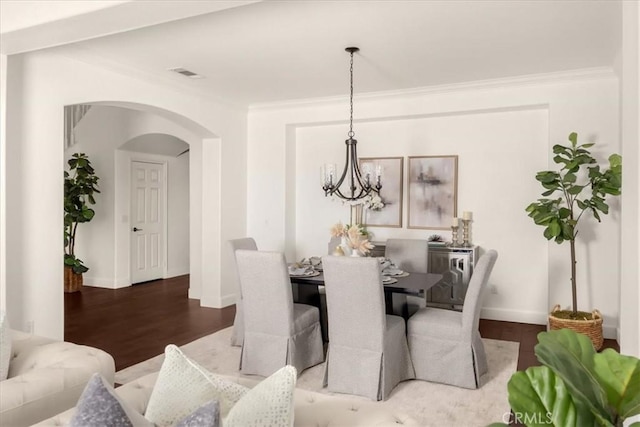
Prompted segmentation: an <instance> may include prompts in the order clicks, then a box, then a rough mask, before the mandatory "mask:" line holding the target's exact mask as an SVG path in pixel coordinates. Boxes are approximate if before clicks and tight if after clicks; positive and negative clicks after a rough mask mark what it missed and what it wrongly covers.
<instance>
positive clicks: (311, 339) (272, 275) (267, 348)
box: [236, 250, 324, 377]
mask: <svg viewBox="0 0 640 427" xmlns="http://www.w3.org/2000/svg"><path fill="white" fill-rule="evenodd" d="M236 263H237V264H238V275H239V277H240V288H241V289H242V299H243V303H244V341H243V344H242V353H241V356H240V371H241V372H242V373H243V374H255V375H262V376H265V377H266V376H269V375H271V374H272V373H274V372H275V371H277V370H278V369H280V368H282V367H283V366H285V365H293V366H294V367H295V368H296V369H297V370H298V373H300V372H302V371H303V370H304V369H306V368H309V367H311V366H314V365H317V364H319V363H322V361H323V360H324V349H323V346H322V332H321V330H320V321H319V313H318V308H317V307H313V306H311V305H306V304H294V302H293V294H292V291H291V280H290V279H289V271H288V269H287V263H286V260H285V258H284V254H282V253H280V252H262V251H252V250H237V251H236Z"/></svg>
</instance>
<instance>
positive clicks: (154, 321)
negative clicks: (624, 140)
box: [64, 276, 620, 370]
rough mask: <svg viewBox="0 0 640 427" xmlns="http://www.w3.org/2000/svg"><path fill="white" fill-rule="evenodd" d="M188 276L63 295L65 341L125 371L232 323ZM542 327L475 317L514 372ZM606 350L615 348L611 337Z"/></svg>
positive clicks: (530, 359) (530, 358)
mask: <svg viewBox="0 0 640 427" xmlns="http://www.w3.org/2000/svg"><path fill="white" fill-rule="evenodd" d="M188 290H189V276H180V277H175V278H172V279H166V280H157V281H154V282H148V283H144V284H140V285H135V286H131V287H128V288H122V289H116V290H112V289H102V288H92V287H83V288H82V291H81V292H76V293H71V294H65V296H64V300H65V304H64V307H65V340H66V341H70V342H74V343H77V344H85V345H90V346H93V347H97V348H101V349H103V350H105V351H106V352H108V353H109V354H111V355H112V356H113V358H114V359H115V361H116V370H120V369H124V368H126V367H128V366H131V365H134V364H136V363H138V362H142V361H143V360H146V359H149V358H151V357H154V356H157V355H158V354H161V353H163V352H164V347H165V346H166V345H167V344H176V345H179V346H180V345H184V344H186V343H188V342H191V341H193V340H195V339H198V338H201V337H203V336H205V335H209V334H211V333H213V332H216V331H219V330H221V329H224V328H226V327H228V326H231V325H232V324H233V317H234V315H235V307H234V306H231V307H227V308H223V309H214V308H204V307H200V304H199V301H197V300H190V299H189V298H188ZM545 329H546V327H545V326H544V325H530V324H524V323H513V322H500V321H496V320H480V334H481V335H482V336H483V337H484V338H493V339H499V340H505V341H516V342H519V343H520V354H519V357H518V370H524V369H526V368H528V367H529V366H536V365H538V364H539V363H538V361H537V359H536V357H535V355H534V353H533V347H534V346H535V344H536V342H537V339H536V336H537V334H538V333H539V332H541V331H544V330H545ZM604 347H605V348H614V349H615V350H617V351H620V349H619V347H618V343H617V342H616V341H615V340H605V344H604Z"/></svg>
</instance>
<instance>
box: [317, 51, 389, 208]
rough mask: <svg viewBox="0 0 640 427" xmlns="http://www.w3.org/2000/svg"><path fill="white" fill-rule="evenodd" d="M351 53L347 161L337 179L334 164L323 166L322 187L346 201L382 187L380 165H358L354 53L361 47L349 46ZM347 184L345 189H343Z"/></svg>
mask: <svg viewBox="0 0 640 427" xmlns="http://www.w3.org/2000/svg"><path fill="white" fill-rule="evenodd" d="M345 50H346V51H347V52H349V54H350V55H351V61H350V68H349V73H350V75H351V84H350V97H349V106H350V115H349V133H348V134H347V136H348V137H349V139H347V140H346V141H345V144H346V145H347V147H346V149H347V151H346V159H345V160H346V161H345V165H344V169H343V170H342V175H340V178H339V179H338V180H337V181H336V166H335V165H333V164H326V165H324V166H323V168H322V189H323V190H324V195H325V196H335V197H339V198H340V199H343V200H345V201H350V202H356V201H359V200H361V199H363V198H365V197H367V196H368V195H369V194H371V192H372V191H373V192H375V193H379V192H380V189H381V188H382V183H381V179H382V173H381V172H382V169H381V168H380V167H378V168H377V169H376V170H375V171H374V170H373V169H372V167H371V166H372V165H371V164H365V165H363V167H362V170H361V169H360V166H359V165H358V154H357V151H356V145H357V143H358V141H356V140H355V139H354V138H353V137H354V136H355V133H354V132H353V54H354V52H358V51H359V50H360V49H359V48H357V47H348V48H346V49H345ZM343 184H345V187H346V188H344V189H341V187H342V185H343Z"/></svg>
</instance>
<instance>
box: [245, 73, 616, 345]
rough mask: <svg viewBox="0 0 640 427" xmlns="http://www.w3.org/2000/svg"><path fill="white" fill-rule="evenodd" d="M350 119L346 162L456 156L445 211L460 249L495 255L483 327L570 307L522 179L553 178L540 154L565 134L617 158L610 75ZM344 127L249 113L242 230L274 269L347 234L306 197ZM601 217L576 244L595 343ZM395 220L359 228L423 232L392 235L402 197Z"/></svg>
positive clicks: (337, 216) (286, 112) (383, 103)
mask: <svg viewBox="0 0 640 427" xmlns="http://www.w3.org/2000/svg"><path fill="white" fill-rule="evenodd" d="M354 108H355V112H354V114H355V119H356V123H355V124H354V130H355V132H356V138H357V139H358V141H359V144H358V149H359V151H358V153H359V155H360V156H363V157H367V156H405V157H406V156H410V155H439V154H458V155H459V156H460V158H459V168H458V174H459V175H458V176H459V184H458V191H459V194H458V212H461V211H463V210H470V211H473V212H474V228H473V235H474V242H475V243H477V244H479V245H481V246H482V247H483V248H485V249H488V248H496V249H498V251H499V253H500V258H499V261H498V264H497V265H496V269H495V270H494V274H493V276H492V279H491V282H492V285H495V286H496V287H497V288H498V294H497V295H488V296H487V299H486V300H485V304H484V310H483V317H485V318H492V319H498V320H511V321H521V322H530V323H540V324H544V323H546V316H547V312H548V310H549V309H550V308H551V306H552V305H553V304H555V303H556V302H559V303H561V304H562V305H563V306H568V305H569V304H570V301H571V298H570V292H571V290H570V286H569V285H568V283H569V277H570V272H569V248H568V246H566V245H563V246H558V245H556V244H555V243H547V241H546V240H545V239H544V238H543V237H542V231H543V229H542V228H541V227H539V226H536V225H535V224H533V222H532V221H531V220H530V219H529V218H528V217H527V215H526V213H525V211H524V209H525V207H526V206H527V205H528V204H529V203H530V202H531V201H533V200H535V199H536V198H537V197H539V195H540V192H541V191H540V188H539V187H538V185H537V182H536V181H535V179H534V176H535V172H536V171H538V170H542V169H546V168H554V167H555V164H554V163H553V162H552V154H551V147H552V146H553V145H554V144H556V143H567V142H568V141H567V136H568V135H569V133H570V132H572V131H577V132H578V133H579V135H580V136H581V140H583V141H586V140H593V141H597V142H598V145H597V150H596V152H595V154H596V156H598V157H599V158H600V159H601V160H603V161H604V160H605V159H606V154H609V153H610V152H614V151H617V152H619V151H620V141H619V132H618V119H619V115H618V79H617V78H616V76H615V75H614V74H613V73H612V72H611V70H591V71H582V72H576V73H563V74H558V75H554V76H545V77H541V78H538V79H536V78H529V79H526V78H522V79H513V80H509V81H500V82H490V83H487V84H477V85H474V84H469V85H460V86H457V87H448V88H435V89H432V90H424V91H415V92H404V93H398V94H379V95H375V94H374V95H366V96H360V97H358V96H356V99H355V105H354ZM347 118H348V101H347V100H346V99H340V100H336V99H329V100H318V101H308V102H298V103H290V104H280V105H271V106H261V107H256V108H253V109H251V110H250V113H249V156H248V168H249V170H250V171H251V173H250V175H249V186H248V213H247V215H248V222H247V224H248V225H247V229H248V234H249V235H250V236H253V237H254V238H255V239H256V241H257V243H258V246H259V247H261V248H265V249H274V250H284V251H285V253H286V254H287V257H288V259H299V258H302V257H305V256H310V255H318V254H321V253H324V252H325V251H326V243H327V241H328V239H329V234H328V227H329V226H330V225H331V224H333V223H334V222H336V221H338V220H343V221H348V219H349V211H348V208H347V207H341V206H339V205H337V204H336V203H335V202H331V201H328V200H326V199H325V198H324V196H323V194H322V191H321V190H320V184H319V170H320V166H321V165H322V164H323V163H325V162H326V161H329V160H330V161H331V162H332V163H337V164H338V165H341V164H342V163H343V161H344V140H345V139H346V132H347V130H348V127H347V124H346V119H347ZM339 167H340V166H339ZM405 175H406V167H405ZM405 180H406V178H405ZM285 189H288V191H285ZM405 189H406V186H405ZM405 191H406V190H405ZM612 205H613V206H612V214H611V215H610V216H608V217H606V218H605V219H604V220H603V223H602V224H600V225H599V226H597V227H594V225H595V224H594V222H593V221H591V220H590V219H589V220H587V221H585V224H584V226H583V230H582V232H581V237H582V238H583V239H582V240H581V241H580V243H579V244H578V262H579V264H578V286H579V292H578V300H579V307H580V308H581V309H584V310H591V309H592V308H596V307H597V308H598V309H599V310H600V311H601V312H603V314H604V315H605V328H606V331H605V333H606V334H607V335H608V336H612V335H615V327H616V324H617V321H618V314H619V310H618V304H619V302H618V295H619V292H618V291H619V289H618V286H617V284H618V283H619V281H620V274H619V270H618V269H617V268H615V266H616V265H617V264H618V262H619V259H620V253H619V249H618V248H619V242H620V225H619V219H620V218H619V217H620V212H619V210H620V209H619V202H613V203H612ZM404 217H405V218H404V219H405V221H404V228H403V229H383V228H375V229H373V231H374V233H375V235H376V239H381V240H384V239H385V238H387V237H390V236H404V237H415V238H426V237H428V236H429V234H432V233H434V231H430V230H409V229H406V192H405V210H404ZM584 237H586V239H584ZM612 283H614V284H616V285H614V286H612V285H611V284H612Z"/></svg>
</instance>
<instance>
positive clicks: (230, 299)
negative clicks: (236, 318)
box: [220, 294, 237, 307]
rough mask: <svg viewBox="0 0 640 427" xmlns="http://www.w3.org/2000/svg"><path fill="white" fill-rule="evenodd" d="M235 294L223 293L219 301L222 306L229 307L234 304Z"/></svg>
mask: <svg viewBox="0 0 640 427" xmlns="http://www.w3.org/2000/svg"><path fill="white" fill-rule="evenodd" d="M236 299H237V295H236V294H229V295H225V296H223V297H222V298H221V300H220V302H221V303H222V307H229V306H230V305H234V304H235V303H236Z"/></svg>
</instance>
